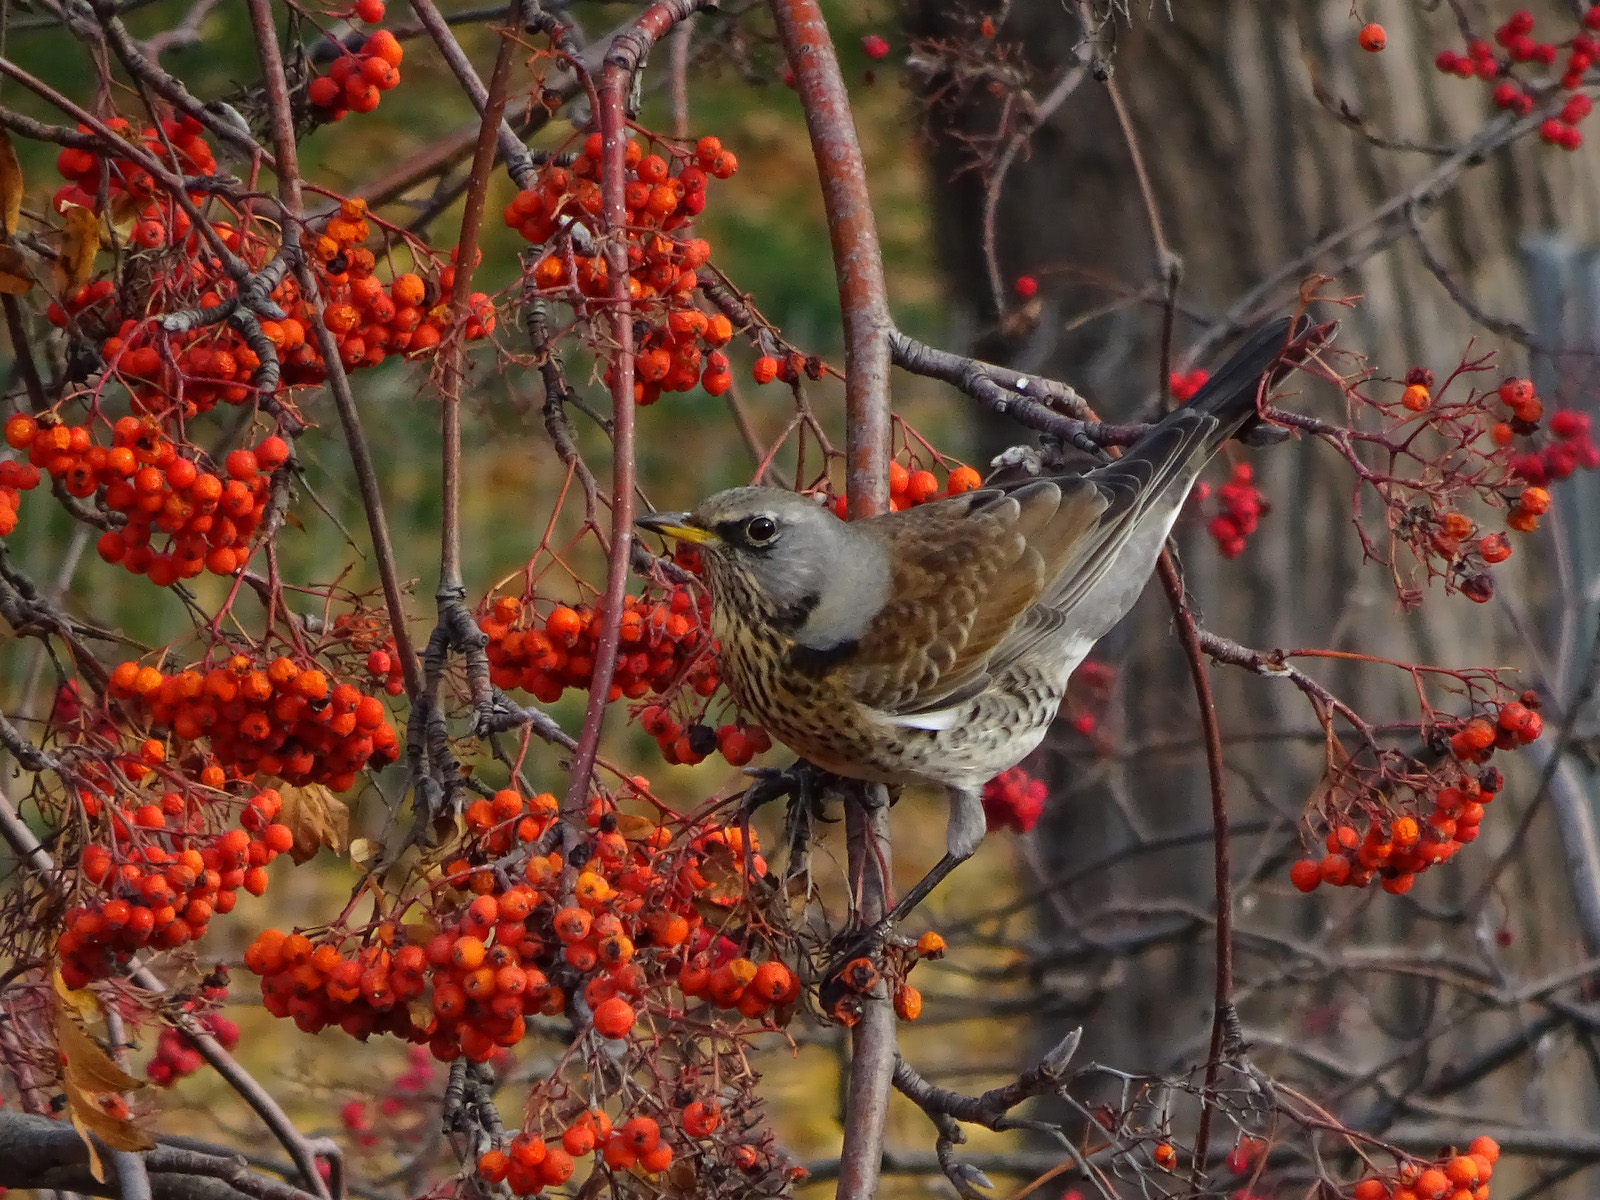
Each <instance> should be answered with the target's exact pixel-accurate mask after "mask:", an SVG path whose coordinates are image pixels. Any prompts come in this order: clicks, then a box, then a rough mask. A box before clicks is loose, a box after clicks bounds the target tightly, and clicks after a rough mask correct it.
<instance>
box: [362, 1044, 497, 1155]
mask: <svg viewBox="0 0 1600 1200" xmlns="http://www.w3.org/2000/svg"><path fill="white" fill-rule="evenodd" d="M495 1065H497V1066H498V1065H499V1064H498V1063H496V1064H495ZM438 1076H439V1072H438V1070H437V1069H436V1067H435V1065H434V1061H433V1056H432V1055H430V1054H429V1053H428V1049H427V1047H426V1046H407V1047H406V1069H405V1070H404V1071H401V1072H400V1073H399V1074H398V1075H396V1076H395V1077H394V1078H393V1079H390V1080H385V1081H384V1083H383V1085H382V1090H383V1092H384V1093H385V1094H384V1097H383V1099H382V1100H380V1101H378V1102H377V1105H376V1108H377V1114H376V1115H377V1116H379V1117H381V1118H382V1120H381V1121H377V1120H374V1113H373V1108H374V1105H373V1104H372V1102H371V1101H370V1100H367V1099H357V1100H351V1101H349V1102H347V1103H346V1104H345V1106H344V1107H343V1108H341V1109H340V1110H339V1123H340V1124H341V1125H343V1126H344V1128H345V1130H346V1132H348V1133H350V1134H351V1135H352V1141H354V1143H355V1145H356V1146H357V1147H358V1148H359V1149H362V1150H367V1151H373V1150H377V1149H379V1148H380V1146H381V1144H382V1143H383V1142H385V1141H387V1143H388V1145H389V1146H390V1148H395V1147H398V1146H401V1145H411V1146H415V1145H416V1144H417V1143H418V1142H419V1141H420V1140H421V1139H422V1137H423V1136H424V1134H425V1132H426V1131H427V1129H428V1124H429V1121H430V1119H431V1117H432V1113H431V1112H430V1111H429V1109H428V1096H429V1093H430V1092H434V1091H435V1085H436V1084H437V1081H438ZM402 1117H409V1120H402V1119H401V1118H402Z"/></svg>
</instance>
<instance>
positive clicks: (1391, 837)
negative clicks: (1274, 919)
mask: <svg viewBox="0 0 1600 1200" xmlns="http://www.w3.org/2000/svg"><path fill="white" fill-rule="evenodd" d="M1542 731H1543V721H1542V718H1541V717H1540V716H1539V713H1538V697H1537V696H1536V695H1535V694H1534V693H1532V692H1525V693H1523V695H1522V697H1521V698H1520V699H1518V700H1512V701H1508V702H1507V703H1505V704H1502V705H1501V706H1500V707H1499V710H1498V712H1497V713H1496V714H1495V719H1494V721H1493V722H1492V723H1491V722H1490V721H1489V720H1488V719H1487V718H1485V717H1473V718H1471V719H1469V720H1467V721H1464V722H1462V723H1461V725H1460V727H1459V728H1457V729H1456V730H1455V731H1454V732H1453V733H1452V734H1451V735H1450V736H1449V738H1448V741H1447V745H1448V747H1449V751H1450V753H1451V755H1452V756H1453V757H1454V758H1455V759H1456V760H1457V762H1459V763H1461V764H1463V766H1462V768H1461V769H1460V770H1459V771H1458V772H1457V775H1456V778H1454V780H1453V782H1451V783H1449V784H1447V785H1446V786H1443V787H1439V788H1438V789H1437V790H1436V791H1434V792H1432V793H1431V795H1428V794H1424V793H1419V795H1418V800H1419V801H1431V803H1429V804H1428V807H1427V811H1426V812H1424V811H1423V808H1422V807H1421V806H1420V805H1419V806H1418V807H1416V808H1414V809H1412V810H1410V811H1401V812H1398V813H1395V814H1393V815H1392V816H1387V817H1385V818H1383V819H1378V818H1374V819H1372V820H1371V821H1370V822H1369V823H1368V826H1367V829H1366V832H1365V834H1364V835H1363V834H1362V833H1361V832H1359V831H1358V830H1357V829H1356V827H1355V825H1354V824H1352V823H1350V822H1348V821H1345V820H1339V821H1335V822H1334V823H1333V825H1332V827H1331V828H1330V829H1329V831H1328V835H1327V839H1326V846H1327V853H1326V854H1325V855H1324V856H1323V857H1322V858H1321V859H1315V858H1304V859H1301V860H1299V861H1298V862H1296V863H1295V864H1294V865H1293V866H1292V867H1291V868H1290V870H1289V879H1290V882H1292V883H1293V884H1294V886H1295V887H1297V888H1298V889H1299V890H1300V891H1302V892H1310V891H1314V890H1315V889H1316V888H1317V887H1319V886H1320V885H1322V884H1324V883H1326V884H1329V885H1330V886H1333V887H1366V886H1367V885H1368V884H1370V883H1371V882H1372V881H1373V880H1374V879H1377V880H1378V882H1379V883H1380V885H1381V886H1382V887H1383V890H1384V891H1386V892H1391V893H1393V894H1395V895H1403V894H1404V893H1406V892H1408V891H1410V890H1411V887H1412V884H1413V883H1414V881H1415V878H1416V876H1417V875H1419V874H1421V873H1422V872H1423V871H1426V870H1428V869H1429V868H1430V867H1435V866H1438V865H1439V864H1440V863H1442V862H1447V861H1448V860H1449V859H1450V858H1452V857H1454V855H1455V854H1456V853H1457V852H1458V851H1459V850H1460V849H1461V847H1462V846H1464V845H1466V844H1467V843H1469V842H1473V841H1476V840H1477V838H1478V827H1479V823H1480V822H1481V821H1482V820H1483V814H1484V809H1485V808H1486V807H1487V806H1488V805H1489V804H1491V803H1493V801H1494V799H1495V797H1496V796H1497V795H1499V793H1500V790H1501V788H1502V787H1504V785H1505V777H1504V776H1503V775H1501V773H1500V772H1499V771H1498V770H1497V769H1495V768H1493V767H1484V768H1483V769H1482V770H1479V771H1477V772H1476V773H1475V774H1474V773H1469V772H1468V771H1467V770H1466V769H1465V767H1466V766H1481V765H1482V764H1485V763H1487V762H1488V760H1489V758H1490V756H1492V755H1493V753H1494V752H1495V750H1496V749H1501V750H1510V749H1514V748H1516V747H1518V746H1525V745H1527V744H1528V743H1529V742H1532V741H1535V740H1536V739H1537V738H1538V737H1539V735H1540V733H1541V732H1542Z"/></svg>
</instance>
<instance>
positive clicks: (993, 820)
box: [983, 767, 1049, 833]
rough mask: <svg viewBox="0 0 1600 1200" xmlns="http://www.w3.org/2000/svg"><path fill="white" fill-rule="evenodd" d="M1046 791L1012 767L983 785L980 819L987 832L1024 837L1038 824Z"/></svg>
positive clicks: (1019, 770)
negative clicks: (986, 823) (1007, 832)
mask: <svg viewBox="0 0 1600 1200" xmlns="http://www.w3.org/2000/svg"><path fill="white" fill-rule="evenodd" d="M1048 794H1049V789H1048V788H1046V787H1045V785H1044V781H1043V780H1040V779H1035V778H1034V777H1033V776H1032V775H1030V774H1028V772H1027V771H1025V770H1023V769H1022V768H1021V767H1012V768H1011V769H1010V770H1009V771H1003V772H1001V773H1000V774H999V775H996V776H995V777H994V778H993V779H991V780H989V782H988V783H986V784H984V785H983V815H984V816H985V817H987V818H988V821H989V828H990V829H991V830H994V829H1015V830H1016V831H1017V832H1018V833H1027V832H1028V831H1029V830H1031V829H1032V828H1033V827H1034V826H1035V825H1037V824H1038V823H1039V817H1040V815H1041V814H1042V813H1043V812H1044V801H1045V797H1046V796H1047V795H1048Z"/></svg>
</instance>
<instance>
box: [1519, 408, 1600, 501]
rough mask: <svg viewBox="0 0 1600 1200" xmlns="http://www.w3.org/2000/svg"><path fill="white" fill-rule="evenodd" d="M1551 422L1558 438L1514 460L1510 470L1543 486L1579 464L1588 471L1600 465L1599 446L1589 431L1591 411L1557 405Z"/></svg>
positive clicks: (1577, 467) (1562, 476)
mask: <svg viewBox="0 0 1600 1200" xmlns="http://www.w3.org/2000/svg"><path fill="white" fill-rule="evenodd" d="M1548 424H1549V429H1550V432H1551V433H1552V434H1554V435H1555V437H1556V440H1555V441H1553V442H1551V443H1549V444H1548V445H1546V446H1544V447H1542V448H1541V449H1538V450H1530V451H1528V453H1526V454H1522V455H1519V456H1518V457H1517V458H1515V459H1514V460H1512V463H1511V470H1512V472H1513V473H1514V474H1515V475H1517V477H1518V478H1520V479H1523V480H1526V481H1527V482H1528V483H1531V484H1535V485H1537V486H1540V487H1543V486H1544V485H1545V484H1547V483H1549V482H1551V481H1552V480H1556V479H1565V478H1567V476H1569V475H1571V474H1572V473H1573V472H1574V471H1576V470H1578V469H1579V468H1580V467H1581V468H1583V469H1584V470H1586V471H1593V470H1595V469H1596V468H1597V467H1600V446H1596V445H1595V443H1594V439H1593V437H1592V436H1591V434H1590V423H1589V414H1588V413H1584V412H1579V411H1577V410H1576V409H1572V408H1562V409H1557V410H1556V411H1555V412H1554V413H1552V414H1551V416H1550V420H1549V423H1548Z"/></svg>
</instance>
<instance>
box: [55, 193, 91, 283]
mask: <svg viewBox="0 0 1600 1200" xmlns="http://www.w3.org/2000/svg"><path fill="white" fill-rule="evenodd" d="M63 219H64V220H65V221H66V230H65V232H64V233H63V234H62V237H61V257H59V258H58V259H56V265H55V284H56V290H57V291H59V292H61V293H62V294H63V295H67V294H70V293H72V292H75V291H77V290H78V289H79V288H81V287H82V286H83V285H84V284H86V283H88V282H89V276H90V275H91V274H93V273H94V256H95V255H96V254H98V253H99V252H100V218H99V217H98V216H97V215H96V214H95V212H94V210H93V209H89V208H83V207H81V206H74V207H72V208H69V209H67V211H66V213H65V215H64V218H63Z"/></svg>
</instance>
